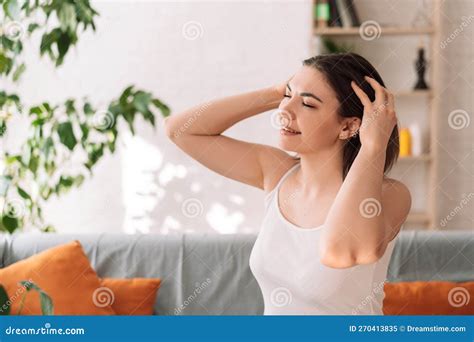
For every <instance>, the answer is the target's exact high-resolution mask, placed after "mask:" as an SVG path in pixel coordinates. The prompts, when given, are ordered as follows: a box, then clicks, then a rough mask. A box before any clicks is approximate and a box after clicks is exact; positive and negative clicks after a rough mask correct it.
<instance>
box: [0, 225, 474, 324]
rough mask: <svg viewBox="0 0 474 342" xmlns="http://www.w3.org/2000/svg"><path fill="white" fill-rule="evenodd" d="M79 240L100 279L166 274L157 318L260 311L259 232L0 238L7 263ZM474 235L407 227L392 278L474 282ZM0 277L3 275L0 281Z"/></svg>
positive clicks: (0, 254)
mask: <svg viewBox="0 0 474 342" xmlns="http://www.w3.org/2000/svg"><path fill="white" fill-rule="evenodd" d="M76 239H77V240H79V241H80V242H81V244H82V246H83V248H84V250H85V252H86V254H87V256H88V257H89V260H90V262H91V264H92V266H93V267H94V269H95V270H96V272H97V273H98V275H99V276H100V277H115V278H133V277H145V278H161V279H162V285H161V287H160V289H159V292H158V297H157V301H156V303H155V314H158V315H248V314H249V315H261V314H262V313H263V298H262V295H261V292H260V288H259V286H258V284H257V282H256V281H255V278H254V277H253V275H252V273H251V271H250V268H249V257H250V252H251V249H252V247H253V244H254V243H255V239H256V235H255V234H237V235H217V234H215V235H214V234H212V235H210V234H176V235H174V234H173V235H161V234H148V235H126V234H73V235H70V234H53V233H44V234H37V233H36V234H33V233H29V234H26V233H25V234H17V235H14V236H3V237H0V266H1V267H5V266H8V265H10V264H12V263H14V262H16V261H18V260H22V259H24V258H27V257H29V256H31V255H33V254H35V253H38V252H40V251H43V250H45V249H47V248H50V247H53V246H56V245H58V244H62V243H65V242H68V241H71V240H76ZM473 264H474V240H473V235H472V234H471V233H470V232H462V231H459V232H439V231H431V232H425V231H423V232H422V231H402V232H401V233H400V234H399V237H398V241H397V242H396V245H395V248H394V251H393V254H392V258H391V262H390V266H389V270H388V275H387V278H388V280H389V281H392V282H397V281H415V280H447V281H467V280H474V274H473ZM0 281H1V280H0Z"/></svg>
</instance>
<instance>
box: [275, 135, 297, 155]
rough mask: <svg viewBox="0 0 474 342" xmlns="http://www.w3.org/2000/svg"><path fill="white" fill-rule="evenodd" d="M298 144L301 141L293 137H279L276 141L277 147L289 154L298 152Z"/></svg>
mask: <svg viewBox="0 0 474 342" xmlns="http://www.w3.org/2000/svg"><path fill="white" fill-rule="evenodd" d="M300 144H301V141H300V140H298V139H295V138H294V137H286V136H280V139H278V147H279V148H281V149H282V150H285V151H289V152H298V146H299V145H300Z"/></svg>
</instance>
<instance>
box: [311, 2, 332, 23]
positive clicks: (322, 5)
mask: <svg viewBox="0 0 474 342" xmlns="http://www.w3.org/2000/svg"><path fill="white" fill-rule="evenodd" d="M314 8H315V12H316V13H315V15H316V26H317V27H327V26H328V22H329V13H330V11H329V2H328V0H317V1H316V2H315V5H314Z"/></svg>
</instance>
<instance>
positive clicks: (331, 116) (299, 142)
mask: <svg viewBox="0 0 474 342" xmlns="http://www.w3.org/2000/svg"><path fill="white" fill-rule="evenodd" d="M288 85H289V86H288V87H287V88H286V93H285V98H284V99H283V100H282V101H281V103H280V105H279V107H278V109H279V111H280V124H281V125H282V126H283V128H282V129H281V130H280V140H279V145H280V148H282V149H284V150H286V151H294V152H298V153H300V154H302V153H311V152H315V151H321V150H322V149H329V148H331V147H334V145H335V144H336V143H337V142H338V140H339V134H340V133H341V129H342V118H341V117H339V115H338V114H337V110H338V107H339V101H338V100H337V98H336V94H335V92H334V91H333V89H332V88H331V87H330V86H329V84H328V83H327V82H326V80H325V78H324V76H323V74H322V73H321V72H320V71H318V70H316V69H314V68H311V67H307V66H303V67H301V69H300V70H299V71H298V72H297V73H296V74H295V75H294V76H293V78H292V79H291V80H290V81H289V82H288ZM285 127H286V129H285Z"/></svg>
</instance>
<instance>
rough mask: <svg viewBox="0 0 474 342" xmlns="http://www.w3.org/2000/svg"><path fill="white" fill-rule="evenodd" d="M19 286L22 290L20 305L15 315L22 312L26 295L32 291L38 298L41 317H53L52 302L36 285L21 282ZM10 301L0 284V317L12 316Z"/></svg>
mask: <svg viewBox="0 0 474 342" xmlns="http://www.w3.org/2000/svg"><path fill="white" fill-rule="evenodd" d="M20 285H21V286H22V287H21V288H22V289H23V290H24V292H23V293H22V297H21V303H20V308H19V309H18V312H16V313H15V314H16V315H20V314H21V312H22V310H23V305H24V302H25V298H26V295H27V294H28V293H29V292H30V291H31V290H34V291H36V292H38V294H39V298H40V304H41V313H42V314H43V315H53V313H54V306H53V301H52V300H51V298H50V297H49V296H48V294H47V293H46V292H44V291H43V290H42V289H41V288H40V287H39V286H38V285H36V284H35V283H33V282H31V281H27V280H23V281H21V282H20ZM11 306H12V303H11V299H10V297H9V296H8V294H7V291H6V290H5V288H4V287H3V286H2V284H0V316H2V315H3V316H7V315H10V314H12V312H11Z"/></svg>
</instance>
